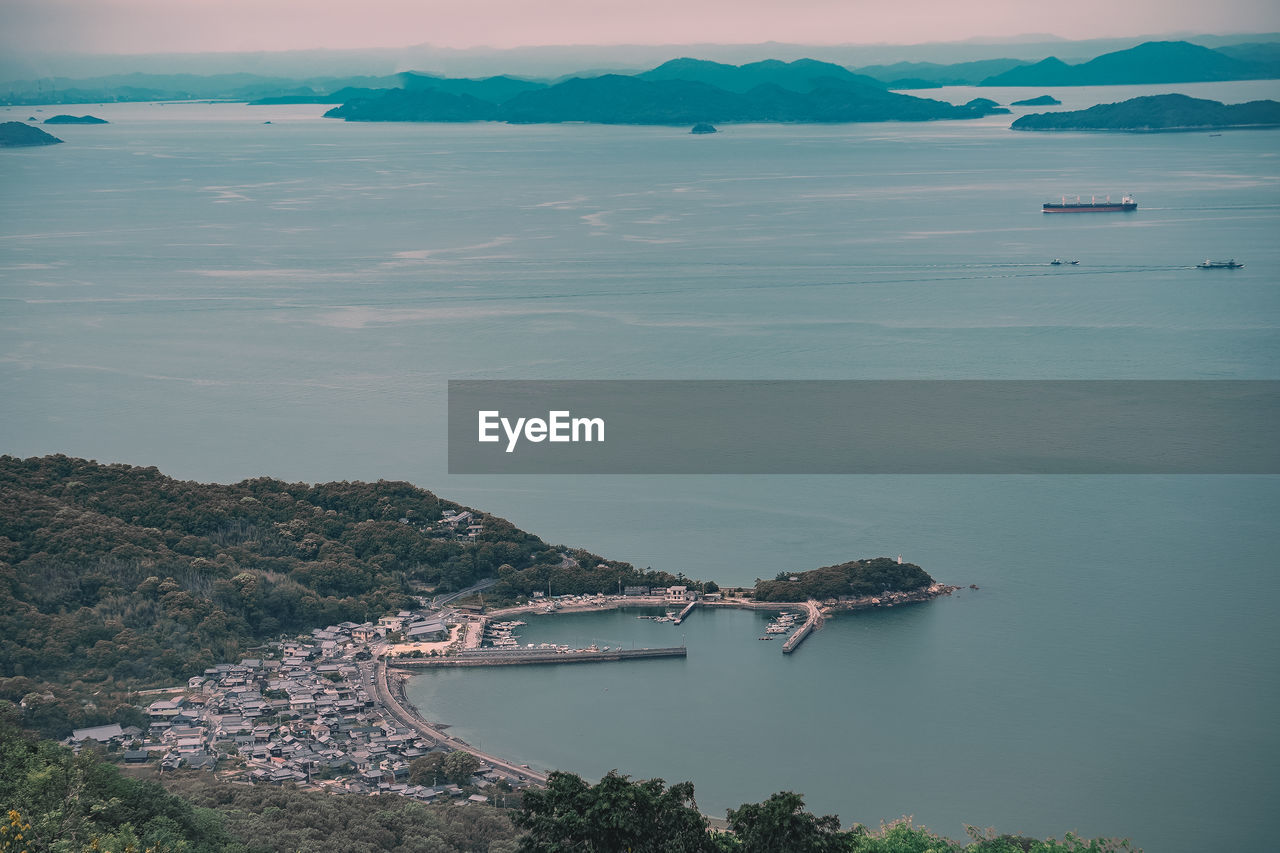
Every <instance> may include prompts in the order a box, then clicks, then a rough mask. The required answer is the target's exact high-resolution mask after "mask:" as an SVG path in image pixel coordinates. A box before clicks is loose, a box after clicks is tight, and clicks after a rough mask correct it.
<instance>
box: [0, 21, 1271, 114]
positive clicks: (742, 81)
mask: <svg viewBox="0 0 1280 853" xmlns="http://www.w3.org/2000/svg"><path fill="white" fill-rule="evenodd" d="M1261 38H1273V39H1274V38H1275V37H1274V36H1271V37H1267V36H1264V37H1261ZM1201 40H1202V41H1204V42H1206V43H1207V44H1217V45H1219V46H1218V47H1216V48H1214V49H1211V48H1209V47H1206V46H1203V45H1199V44H1192V43H1190V42H1186V41H1163V42H1145V43H1143V44H1140V45H1138V46H1137V47H1129V48H1126V49H1123V50H1117V51H1112V52H1110V53H1104V54H1102V55H1100V56H1097V57H1096V58H1094V59H1091V60H1089V61H1087V62H1081V63H1078V64H1074V65H1072V64H1069V63H1068V62H1065V61H1063V60H1061V59H1058V58H1056V57H1049V58H1048V59H1043V60H1041V61H1039V62H1034V63H1032V62H1029V61H1027V60H1025V59H1018V58H1008V57H1006V58H995V59H980V60H971V61H965V62H957V63H953V64H949V65H948V64H939V63H937V62H895V63H892V64H879V65H867V66H864V67H861V68H853V67H852V66H848V65H842V64H836V63H834V62H823V61H819V60H816V59H808V58H799V59H795V60H794V61H791V62H784V61H782V60H780V59H767V60H763V61H758V62H748V63H746V64H742V65H731V64H726V63H723V62H712V61H708V60H706V59H674V60H671V61H668V62H664V63H662V64H661V65H658V66H657V67H656V68H652V69H650V70H647V71H642V72H639V73H636V74H634V75H629V74H628V75H619V76H635V77H637V78H639V79H641V80H646V81H649V82H660V81H664V80H668V81H669V80H685V81H689V82H700V83H706V84H708V85H711V86H714V87H716V88H717V89H720V90H722V91H725V92H730V93H734V94H739V95H746V94H747V93H749V92H750V91H751V90H752V89H754V88H755V87H757V86H759V85H774V86H778V87H780V88H782V89H786V90H788V91H793V92H799V93H802V94H803V93H807V92H810V91H812V90H813V89H814V88H815V86H814V85H813V82H814V81H815V80H819V79H825V80H831V81H836V82H838V83H843V84H849V85H852V84H854V83H857V82H862V83H865V84H867V85H868V86H876V87H879V88H888V89H906V88H912V89H921V88H930V87H938V86H976V85H983V86H1077V85H1105V84H1134V83H1189V82H1200V81H1217V80H1253V79H1263V78H1280V41H1276V40H1271V41H1258V42H1236V43H1229V44H1223V43H1222V41H1221V40H1219V39H1211V38H1208V37H1205V38H1202V39H1201ZM1081 44H1084V43H1063V46H1064V47H1066V48H1073V49H1077V50H1078V49H1080V46H1081ZM1089 44H1099V45H1101V44H1104V43H1102V42H1095V43H1089ZM714 47H715V46H707V48H706V49H707V51H708V53H710V54H716V53H717V51H716V50H713V48H714ZM760 47H761V49H763V48H764V47H769V48H770V49H777V50H778V51H780V52H781V53H783V54H787V53H791V52H792V50H793V49H794V47H795V46H794V45H793V46H787V45H772V46H760ZM925 47H927V46H919V47H918V50H919V51H920V53H921V54H923V55H929V51H928V50H925ZM971 47H972V46H971ZM1003 47H1004V46H1001V47H1000V48H998V49H1003ZM815 49H816V48H815ZM985 49H987V50H993V49H997V48H992V47H991V46H988V47H987V48H985ZM900 50H913V51H914V50H917V48H900ZM719 53H723V51H719ZM151 59H152V60H155V58H154V57H152V58H151ZM152 64H154V62H153V63H152ZM851 68H852V70H851ZM607 73H608V72H606V71H595V72H579V73H578V74H576V75H573V77H578V78H589V77H599V76H605V75H606V74H607ZM573 77H563V78H560V79H558V80H548V79H527V78H520V77H514V76H509V75H503V76H493V77H480V78H462V77H444V76H440V75H437V74H423V73H420V72H414V71H406V72H400V73H397V74H387V75H382V76H369V75H349V76H318V77H307V78H303V79H298V78H290V77H278V76H265V75H257V74H245V73H236V74H214V75H205V76H202V75H196V74H154V73H147V74H143V73H131V74H112V75H107V76H100V77H92V78H84V79H69V78H64V77H44V78H40V79H35V80H16V81H10V82H7V83H0V104H13V105H16V104H73V103H99V102H108V101H168V100H204V99H210V100H213V99H218V100H246V101H250V102H252V103H260V104H283V103H323V104H337V103H349V102H351V101H353V100H355V99H356V98H358V97H370V96H371V94H370V93H371V92H375V91H381V90H389V89H405V90H407V91H417V90H423V89H435V90H437V91H440V92H444V93H446V94H451V95H469V96H471V97H473V98H478V99H480V100H482V101H488V102H491V103H498V104H500V103H504V102H506V101H508V100H510V99H512V98H514V97H516V96H517V95H520V94H523V93H524V92H529V91H535V90H538V89H546V88H550V87H551V86H553V85H555V84H558V83H561V82H566V81H568V80H569V79H573Z"/></svg>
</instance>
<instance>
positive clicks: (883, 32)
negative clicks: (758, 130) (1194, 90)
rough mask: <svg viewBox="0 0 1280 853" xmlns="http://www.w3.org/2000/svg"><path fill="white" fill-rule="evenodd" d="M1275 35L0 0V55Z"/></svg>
mask: <svg viewBox="0 0 1280 853" xmlns="http://www.w3.org/2000/svg"><path fill="white" fill-rule="evenodd" d="M1277 30H1280V0H1215V2H1210V0H976V2H973V1H972V0H645V2H639V0H361V2H353V1H350V0H349V2H335V0H0V47H3V48H4V49H8V50H17V51H21V52H30V51H44V50H54V51H58V52H62V51H75V52H95V53H99V52H101V53H152V52H171V51H180V52H188V51H244V50H290V49H298V48H314V47H328V48H362V47H401V46H406V45H415V44H424V43H429V44H432V45H436V46H441V47H472V46H481V45H483V46H490V47H516V46H526V45H544V44H676V43H695V42H717V43H754V42H762V41H784V42H799V43H807V44H841V43H861V44H867V43H876V42H890V43H899V44H912V43H919V42H928V41H958V40H963V39H967V38H972V37H983V36H985V37H1002V36H1015V35H1022V34H1033V33H1034V34H1040V33H1047V34H1053V35H1057V36H1062V37H1064V38H1071V39H1080V38H1093V37H1111V36H1135V35H1145V34H1152V33H1157V34H1158V33H1169V32H1177V31H1188V32H1195V33H1236V32H1273V31H1277Z"/></svg>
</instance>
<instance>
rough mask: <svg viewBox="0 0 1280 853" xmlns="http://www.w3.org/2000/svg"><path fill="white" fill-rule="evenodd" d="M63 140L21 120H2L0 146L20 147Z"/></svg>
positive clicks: (55, 142)
mask: <svg viewBox="0 0 1280 853" xmlns="http://www.w3.org/2000/svg"><path fill="white" fill-rule="evenodd" d="M61 141H62V140H61V139H59V138H58V137H56V136H53V135H52V134H48V133H45V132H44V131H43V130H41V129H40V128H38V127H32V126H31V125H29V124H25V123H24V122H20V121H6V122H0V148H20V147H23V146H28V145H57V144H58V143H59V142H61Z"/></svg>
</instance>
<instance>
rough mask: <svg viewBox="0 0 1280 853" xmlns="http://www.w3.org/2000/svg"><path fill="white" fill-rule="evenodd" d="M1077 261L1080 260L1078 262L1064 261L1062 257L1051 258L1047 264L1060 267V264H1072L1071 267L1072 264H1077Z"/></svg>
mask: <svg viewBox="0 0 1280 853" xmlns="http://www.w3.org/2000/svg"><path fill="white" fill-rule="evenodd" d="M1078 263H1080V262H1079V261H1064V260H1062V258H1054V259H1053V260H1051V261H1049V266H1051V267H1060V266H1062V265H1063V264H1067V265H1068V266H1073V267H1074V266H1075V265H1076V264H1078Z"/></svg>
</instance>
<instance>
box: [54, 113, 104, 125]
mask: <svg viewBox="0 0 1280 853" xmlns="http://www.w3.org/2000/svg"><path fill="white" fill-rule="evenodd" d="M44 123H45V124H110V122H109V121H107V120H106V119H105V118H98V117H97V116H70V115H56V116H50V117H49V118H47V119H45V120H44Z"/></svg>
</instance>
